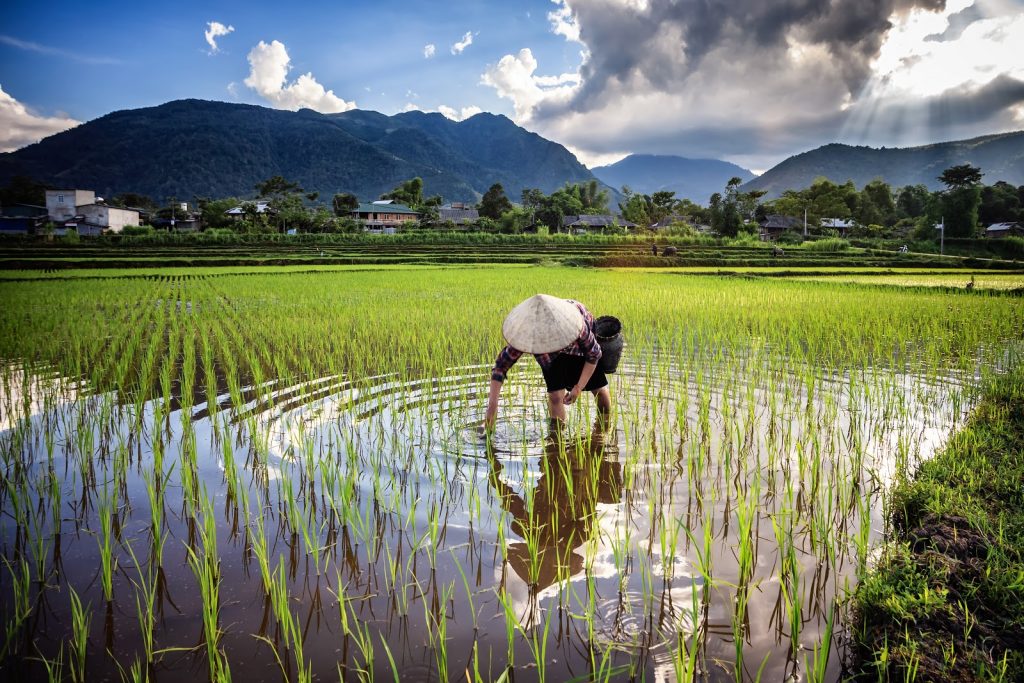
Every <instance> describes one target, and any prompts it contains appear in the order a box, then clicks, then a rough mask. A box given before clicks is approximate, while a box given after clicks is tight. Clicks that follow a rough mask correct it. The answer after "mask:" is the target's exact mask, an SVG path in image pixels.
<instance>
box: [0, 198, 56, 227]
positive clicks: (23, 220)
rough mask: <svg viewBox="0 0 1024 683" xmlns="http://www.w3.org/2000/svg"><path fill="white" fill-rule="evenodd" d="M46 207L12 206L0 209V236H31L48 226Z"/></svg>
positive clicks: (31, 205)
mask: <svg viewBox="0 0 1024 683" xmlns="http://www.w3.org/2000/svg"><path fill="white" fill-rule="evenodd" d="M46 220H47V215H46V207H45V206H36V205H35V204H11V205H9V206H5V207H3V208H2V209H0V235H31V234H33V233H36V232H39V231H40V230H41V229H42V227H43V226H44V225H45V224H46Z"/></svg>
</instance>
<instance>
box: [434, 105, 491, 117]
mask: <svg viewBox="0 0 1024 683" xmlns="http://www.w3.org/2000/svg"><path fill="white" fill-rule="evenodd" d="M437 110H438V111H439V112H441V113H442V114H443V115H444V116H445V117H446V118H449V119H451V120H452V121H465V120H466V119H468V118H469V117H471V116H476V115H477V114H479V113H480V112H482V111H483V110H482V109H481V108H480V107H478V106H476V105H473V104H471V105H469V106H468V107H463V108H462V109H455V108H454V107H449V106H448V105H446V104H442V105H441V106H439V107H438V108H437Z"/></svg>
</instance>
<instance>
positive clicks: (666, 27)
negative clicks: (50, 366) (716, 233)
mask: <svg viewBox="0 0 1024 683" xmlns="http://www.w3.org/2000/svg"><path fill="white" fill-rule="evenodd" d="M212 22H217V24H219V25H220V26H221V28H222V30H221V31H219V33H221V35H215V36H213V40H214V41H215V43H216V45H217V50H213V49H211V47H210V45H209V44H208V43H207V39H206V36H205V35H204V33H205V32H207V31H209V30H210V29H211V27H215V26H216V24H213V23H212ZM227 27H230V28H231V30H230V31H227ZM467 34H468V36H469V37H470V38H471V42H470V41H468V40H466V39H465V38H466V36H467ZM460 42H461V43H462V44H463V47H464V49H462V50H461V51H460V52H458V53H457V54H455V53H453V46H455V45H456V44H458V43H460ZM1021 44H1024V0H876V1H875V2H872V3H870V4H865V3H863V2H861V1H860V0H832V2H830V3H807V2H805V0H772V1H771V2H765V1H764V0H699V1H698V0H528V1H526V2H499V1H484V0H476V1H467V0H457V1H449V2H410V1H405V2H398V1H389V0H379V1H378V2H363V1H351V2H333V3H291V4H289V3H280V2H277V3H262V2H245V3H243V2H221V3H199V2H189V1H185V2H176V3H147V2H134V3H128V2H104V1H102V0H100V1H97V2H93V3H81V2H74V3H72V2H63V1H60V0H58V1H56V2H50V3H46V4H43V3H36V2H31V3H30V2H23V1H21V0H14V1H13V2H11V1H10V0H9V1H8V2H7V3H5V4H4V5H3V6H2V7H0V151H4V150H11V149H16V148H18V147H20V146H23V145H25V144H29V143H31V142H34V141H35V140H38V139H40V138H41V137H44V136H45V135H49V134H52V133H54V132H57V131H59V130H62V129H64V128H67V127H69V126H71V125H75V124H76V123H78V122H81V121H87V120H90V119H93V118H96V117H98V116H101V115H103V114H106V113H108V112H110V111H114V110H117V109H126V108H135V107H143V106H152V105H157V104H161V103H163V102H167V101H169V100H174V99H180V98H187V97H194V98H202V99H212V100H224V101H237V102H246V103H251V104H260V105H264V106H273V107H277V108H284V109H295V108H298V107H300V106H308V107H311V108H314V109H318V110H320V111H339V110H342V109H345V108H349V107H352V106H358V107H359V108H361V109H374V110H377V111H381V112H384V113H387V114H393V113H396V112H399V111H402V110H404V109H407V108H412V107H416V108H420V109H423V110H426V111H441V112H442V113H444V114H445V115H447V116H450V117H452V118H455V119H459V118H463V117H465V116H468V115H471V114H472V113H474V112H476V111H480V110H484V111H490V112H495V113H501V114H506V115H508V116H510V117H511V118H513V120H515V121H516V122H517V123H519V124H520V125H523V126H524V127H526V128H528V129H530V130H534V131H536V132H538V133H540V134H541V135H544V136H545V137H548V138H550V139H553V140H555V141H557V142H560V143H562V144H565V145H566V146H567V147H569V149H570V150H572V151H573V152H574V153H576V154H577V155H578V156H579V157H580V159H581V160H582V161H584V162H585V163H587V164H588V165H591V166H592V165H595V164H599V163H607V162H610V161H612V160H615V159H617V158H621V157H622V156H624V155H625V154H628V153H634V152H636V153H662V154H665V153H671V154H679V155H683V156H690V157H713V158H722V159H728V160H730V161H735V162H737V163H740V164H742V165H744V166H746V167H748V168H752V169H753V170H755V171H760V170H763V169H765V168H767V167H769V166H771V165H773V164H774V163H777V162H779V161H781V160H782V159H784V158H785V157H787V156H789V155H791V154H795V153H798V152H801V151H804V150H807V149H811V148H813V147H816V146H818V145H820V144H825V143H827V142H833V141H840V142H849V143H855V144H869V145H876V146H877V145H888V146H895V145H913V144H924V143H928V142H935V141H940V140H949V139H959V138H966V137H971V136H973V135H981V134H986V133H992V132H1002V131H1007V130H1016V129H1021V128H1024V51H1022V50H1020V48H1019V46H1020V45H1021ZM427 45H433V46H434V49H433V54H432V56H430V57H427V56H426V55H425V47H426V46H427ZM306 74H308V76H306ZM328 91H329V92H328Z"/></svg>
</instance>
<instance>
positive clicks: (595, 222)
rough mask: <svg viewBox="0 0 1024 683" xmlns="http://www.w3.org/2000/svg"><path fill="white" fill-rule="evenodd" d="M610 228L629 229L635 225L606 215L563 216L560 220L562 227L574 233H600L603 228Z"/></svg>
mask: <svg viewBox="0 0 1024 683" xmlns="http://www.w3.org/2000/svg"><path fill="white" fill-rule="evenodd" d="M612 226H618V227H620V228H626V229H629V228H635V227H636V223H631V222H630V221H627V220H624V219H623V218H620V217H619V216H607V215H582V216H565V217H563V218H562V227H563V228H568V229H569V231H570V232H576V233H584V232H591V231H593V230H596V231H598V232H601V231H603V230H604V229H605V228H608V227H612Z"/></svg>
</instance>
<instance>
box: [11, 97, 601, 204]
mask: <svg viewBox="0 0 1024 683" xmlns="http://www.w3.org/2000/svg"><path fill="white" fill-rule="evenodd" d="M16 175H23V176H29V177H32V178H34V179H37V180H40V181H43V182H45V183H47V184H50V185H53V186H62V187H79V188H85V189H93V190H96V192H97V194H99V195H101V196H112V195H114V194H118V193H124V192H136V193H140V194H144V195H149V196H151V197H153V198H155V199H157V200H159V201H164V200H165V199H166V198H168V197H172V196H174V197H178V198H192V197H225V196H239V197H246V196H252V195H253V188H254V186H255V185H256V183H258V182H260V181H263V180H266V179H267V178H269V177H271V176H275V175H281V176H284V177H285V178H287V179H289V180H292V181H295V182H297V183H298V184H299V185H301V186H302V187H303V188H305V190H306V191H307V192H312V191H318V192H320V193H321V195H324V196H327V197H329V196H331V195H333V194H334V193H336V192H351V193H353V194H356V195H357V196H359V197H361V198H364V199H375V198H376V197H378V196H379V195H380V194H381V193H383V192H387V191H389V190H391V189H392V188H394V187H395V186H396V185H397V184H398V183H400V182H401V181H403V180H407V179H409V178H413V177H416V176H419V177H421V178H423V182H424V191H425V193H426V194H441V195H442V196H444V198H445V199H446V200H453V199H454V200H469V201H472V200H475V199H476V198H477V197H478V196H480V195H482V194H483V193H484V192H486V191H487V189H488V188H489V187H490V186H491V185H492V184H493V183H501V184H502V185H503V186H504V187H505V190H506V192H507V193H508V194H509V196H511V197H513V198H516V199H518V197H519V193H520V192H521V190H523V189H525V188H540V189H541V190H544V191H545V192H551V191H552V190H554V189H556V188H558V187H560V186H562V185H564V184H565V183H566V182H580V181H587V180H590V179H591V178H592V177H593V176H592V175H591V174H590V172H589V171H588V170H587V169H586V167H584V166H583V165H582V164H581V163H580V162H579V161H577V160H576V157H574V156H573V155H572V154H571V153H570V152H569V151H568V150H566V149H565V148H564V147H562V146H561V145H559V144H556V143H554V142H551V141H550V140H546V139H544V138H542V137H540V136H539V135H536V134H535V133H531V132H528V131H526V130H524V129H522V128H520V127H519V126H517V125H515V124H514V123H512V121H510V120H509V119H507V118H506V117H504V116H495V115H493V114H477V115H476V116H473V117H472V118H470V119H467V120H465V121H461V122H455V121H451V120H449V119H447V118H445V117H444V116H442V115H441V114H426V113H423V112H407V113H403V114H397V115H395V116H385V115H383V114H379V113H377V112H371V111H359V110H355V111H348V112H344V113H340V114H320V113H317V112H314V111H311V110H308V109H304V110H301V111H298V112H290V111H281V110H276V109H268V108H266V107H258V106H253V105H248V104H230V103H225V102H209V101H203V100H178V101H174V102H168V103H166V104H163V105H160V106H157V107H149V108H145V109H131V110H125V111H118V112H113V113H111V114H108V115H106V116H103V117H101V118H98V119H96V120H94V121H90V122H88V123H85V124H82V125H81V126H78V127H77V128H73V129H71V130H68V131H65V132H63V133H58V134H57V135H53V136H51V137H48V138H46V139H44V140H42V141H41V142H38V143H36V144H34V145H30V146H28V147H25V148H23V149H20V150H17V151H15V152H11V153H7V154H0V184H3V183H6V182H8V181H9V180H10V179H11V178H12V177H13V176H16Z"/></svg>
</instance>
